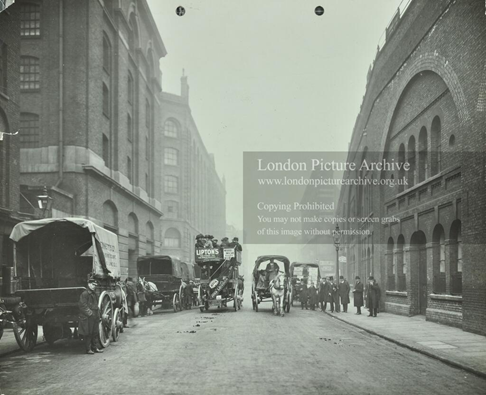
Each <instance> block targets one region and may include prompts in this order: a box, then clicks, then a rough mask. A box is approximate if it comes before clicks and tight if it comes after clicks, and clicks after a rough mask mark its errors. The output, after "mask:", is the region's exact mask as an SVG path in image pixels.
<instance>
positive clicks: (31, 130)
mask: <svg viewBox="0 0 486 395" xmlns="http://www.w3.org/2000/svg"><path fill="white" fill-rule="evenodd" d="M39 137H40V127H39V115H37V114H32V113H29V112H23V113H21V114H20V147H21V148H37V147H39Z"/></svg>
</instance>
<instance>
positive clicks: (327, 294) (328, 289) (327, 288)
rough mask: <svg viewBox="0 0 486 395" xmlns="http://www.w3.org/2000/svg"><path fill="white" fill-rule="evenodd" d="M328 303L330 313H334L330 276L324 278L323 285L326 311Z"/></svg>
mask: <svg viewBox="0 0 486 395" xmlns="http://www.w3.org/2000/svg"><path fill="white" fill-rule="evenodd" d="M328 303H329V305H330V309H331V313H334V299H333V297H332V276H330V277H328V278H327V279H326V284H325V285H324V311H326V308H327V304H328Z"/></svg>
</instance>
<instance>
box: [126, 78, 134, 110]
mask: <svg viewBox="0 0 486 395" xmlns="http://www.w3.org/2000/svg"><path fill="white" fill-rule="evenodd" d="M127 96H128V97H127V100H128V103H130V104H133V77H132V73H130V72H128V79H127Z"/></svg>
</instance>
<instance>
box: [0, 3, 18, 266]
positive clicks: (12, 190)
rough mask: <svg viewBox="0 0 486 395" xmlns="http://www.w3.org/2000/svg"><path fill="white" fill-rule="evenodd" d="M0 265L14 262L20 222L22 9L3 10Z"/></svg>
mask: <svg viewBox="0 0 486 395" xmlns="http://www.w3.org/2000/svg"><path fill="white" fill-rule="evenodd" d="M0 26H2V28H1V29H0V265H3V264H7V265H11V264H12V248H11V245H10V242H9V241H8V237H9V236H10V232H11V230H12V227H13V226H14V225H15V224H16V223H17V222H19V221H20V217H19V214H18V211H19V209H20V204H19V199H20V192H19V191H20V189H19V156H20V151H19V136H18V135H10V134H15V132H16V131H17V130H18V129H19V114H20V106H19V102H20V91H19V68H20V64H19V59H20V58H19V53H20V12H19V9H18V8H16V7H11V8H9V9H8V10H4V11H3V12H1V13H0Z"/></svg>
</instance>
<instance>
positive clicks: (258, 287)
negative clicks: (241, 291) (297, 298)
mask: <svg viewBox="0 0 486 395" xmlns="http://www.w3.org/2000/svg"><path fill="white" fill-rule="evenodd" d="M271 261H274V262H275V263H276V264H277V265H278V267H279V271H281V272H283V273H284V274H285V276H284V278H285V284H284V289H285V292H284V299H283V310H284V311H285V312H287V313H288V312H289V311H290V304H291V300H292V293H293V290H292V283H291V281H290V261H289V259H288V258H287V257H286V256H283V255H262V256H259V257H258V258H257V259H256V261H255V267H254V269H253V283H252V295H251V299H252V304H253V310H255V311H256V312H258V305H259V304H260V303H262V302H272V303H274V300H273V298H272V293H271V290H270V288H271V285H272V284H271V280H272V279H271V278H270V277H269V273H268V271H267V267H268V265H269V264H270V262H271Z"/></svg>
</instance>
